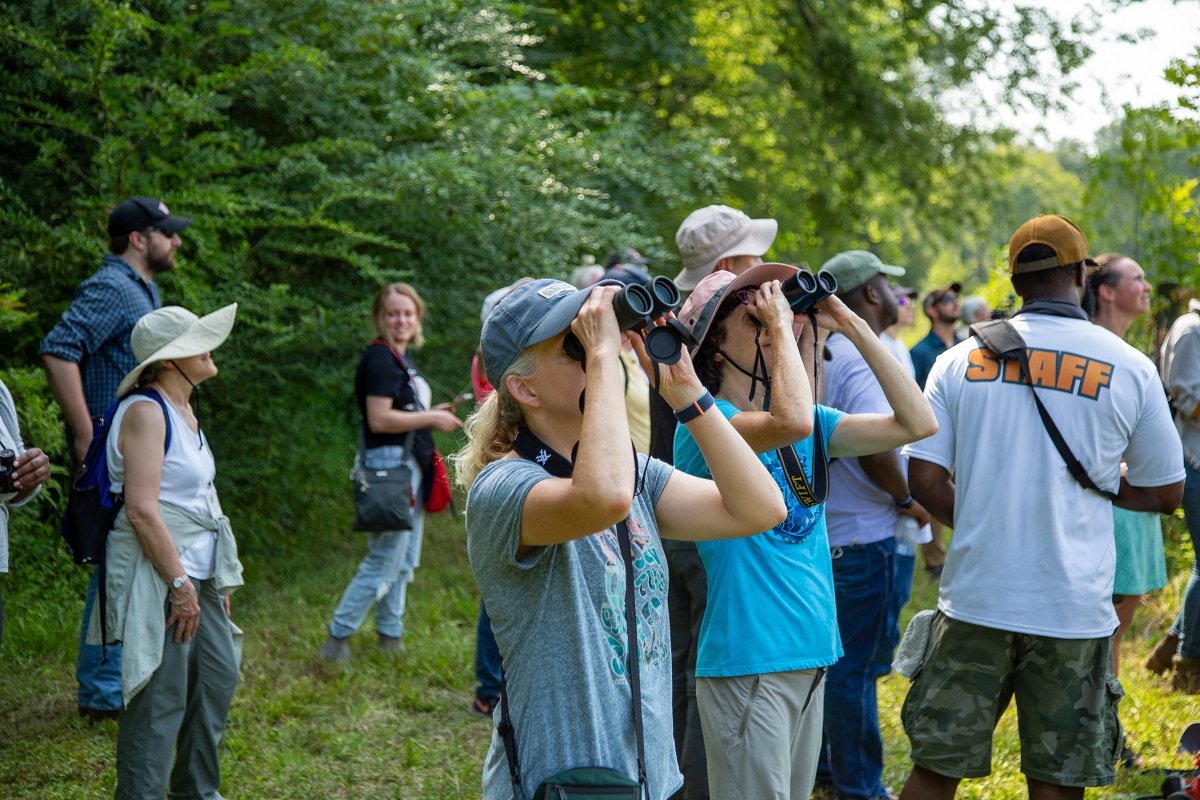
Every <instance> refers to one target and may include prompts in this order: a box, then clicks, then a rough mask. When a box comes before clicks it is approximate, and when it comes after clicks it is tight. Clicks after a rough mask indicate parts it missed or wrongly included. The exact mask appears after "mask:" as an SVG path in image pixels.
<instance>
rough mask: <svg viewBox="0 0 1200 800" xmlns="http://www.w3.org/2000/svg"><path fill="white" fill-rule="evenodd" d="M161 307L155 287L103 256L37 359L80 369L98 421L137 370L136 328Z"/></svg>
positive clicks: (118, 260)
mask: <svg viewBox="0 0 1200 800" xmlns="http://www.w3.org/2000/svg"><path fill="white" fill-rule="evenodd" d="M161 305H162V303H160V302H159V299H158V287H156V286H155V285H154V282H153V281H145V280H143V279H142V276H141V275H138V274H137V272H136V271H134V269H133V267H131V266H129V264H128V263H126V262H125V261H124V259H121V258H118V257H116V256H114V255H105V256H104V261H103V263H102V264H101V265H100V269H99V270H97V272H96V274H95V275H93V276H92V277H90V278H88V279H87V280H86V281H84V282H83V283H81V284H79V288H78V289H76V290H75V297H74V299H72V300H71V305H70V307H68V308H67V310H66V311H64V312H63V315H62V319H60V320H59V321H58V324H57V325H55V326H54V329H53V330H52V331H50V333H49V334H47V336H46V338H45V339H43V340H42V346H41V350H40V351H39V354H47V353H48V354H49V355H52V356H57V357H58V358H61V359H63V360H65V361H73V362H75V363H76V364H78V365H79V370H80V372H81V373H82V374H83V396H84V398H85V399H86V400H87V407H88V413H89V414H91V415H92V416H93V417H99V416H102V415H103V414H104V412H105V410H107V409H108V407H109V405H110V404H111V403H112V401H113V400H115V399H116V398H117V386H118V385H119V384H120V383H121V379H122V378H124V377H125V375H126V374H127V373H128V372H129V371H130V370H131V369H133V368H134V367H136V366H137V363H138V362H137V359H136V358H134V357H133V347H132V346H131V345H130V343H129V334H130V332H131V331H132V330H133V326H134V324H135V323H136V322H137V321H138V320H139V319H141V318H142V317H143V316H145V315H146V314H148V313H150V312H151V311H153V310H154V309H156V308H159V307H160V306H161Z"/></svg>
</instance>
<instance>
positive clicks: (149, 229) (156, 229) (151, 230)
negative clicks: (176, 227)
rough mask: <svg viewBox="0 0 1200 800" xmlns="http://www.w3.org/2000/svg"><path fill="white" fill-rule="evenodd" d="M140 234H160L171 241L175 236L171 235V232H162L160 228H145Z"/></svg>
mask: <svg viewBox="0 0 1200 800" xmlns="http://www.w3.org/2000/svg"><path fill="white" fill-rule="evenodd" d="M142 233H161V234H162V235H163V236H165V237H167V238H168V239H172V238H174V236H175V234H174V233H172V232H171V231H164V230H163V229H162V228H146V229H144V230H143V231H142Z"/></svg>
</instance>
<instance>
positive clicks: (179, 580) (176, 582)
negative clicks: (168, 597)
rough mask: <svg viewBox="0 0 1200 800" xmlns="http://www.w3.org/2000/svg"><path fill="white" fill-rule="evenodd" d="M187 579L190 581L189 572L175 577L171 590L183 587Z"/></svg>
mask: <svg viewBox="0 0 1200 800" xmlns="http://www.w3.org/2000/svg"><path fill="white" fill-rule="evenodd" d="M187 581H188V577H187V573H184V574H183V575H180V576H179V577H178V578H175V579H174V580H172V581H171V591H175V590H176V589H182V588H183V585H184V584H185V583H187Z"/></svg>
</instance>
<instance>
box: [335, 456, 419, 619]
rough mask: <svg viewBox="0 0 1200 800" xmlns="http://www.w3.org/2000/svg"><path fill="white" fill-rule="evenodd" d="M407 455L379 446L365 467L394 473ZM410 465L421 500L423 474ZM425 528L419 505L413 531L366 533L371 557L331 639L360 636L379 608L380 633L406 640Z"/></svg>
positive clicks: (343, 604)
mask: <svg viewBox="0 0 1200 800" xmlns="http://www.w3.org/2000/svg"><path fill="white" fill-rule="evenodd" d="M403 455H404V448H402V447H399V446H395V445H389V446H386V447H374V448H371V449H370V450H367V451H366V453H365V454H364V456H365V458H364V464H365V466H366V467H367V468H368V469H394V468H396V467H398V466H400V459H401V458H403ZM409 464H410V465H411V466H412V470H413V483H412V490H413V496H419V493H420V485H421V470H420V467H418V465H417V464H416V462H415V461H413V460H411V459H410V460H409ZM424 527H425V510H424V508H423V507H422V506H421V504H420V503H417V505H416V507H415V508H414V509H413V526H412V530H409V531H383V532H380V533H368V534H367V555H366V557H365V558H364V559H363V560H362V563H361V564H359V565H358V572H357V573H356V574H355V575H354V577H353V578H351V579H350V585H349V586H347V587H346V591H345V592H344V593H343V594H342V600H341V602H340V603H338V607H337V610H336V611H334V612H333V621H332V622H330V623H329V633H330V635H332V636H335V637H337V638H338V639H345V638H346V637H347V636H350V635H352V634H353V633H355V632H356V631H357V630H358V629H359V628H360V627H361V626H362V624H363V621H364V620H365V619H366V618H367V612H368V611H370V610H371V605H372V604H374V605H375V630H376V631H378V632H379V633H380V634H381V635H383V636H391V637H393V638H396V639H399V638H401V637H402V636H404V606H405V600H406V597H407V593H408V584H409V583H411V582H412V580H413V573H414V571H415V570H416V568H417V567H418V566H420V562H421V534H422V531H423V530H424Z"/></svg>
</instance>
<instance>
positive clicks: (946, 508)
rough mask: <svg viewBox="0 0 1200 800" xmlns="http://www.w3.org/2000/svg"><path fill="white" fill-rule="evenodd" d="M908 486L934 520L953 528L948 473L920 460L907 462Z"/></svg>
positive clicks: (952, 508)
mask: <svg viewBox="0 0 1200 800" xmlns="http://www.w3.org/2000/svg"><path fill="white" fill-rule="evenodd" d="M908 485H909V488H910V489H911V490H912V494H913V497H915V498H916V499H917V502H918V503H920V504H921V505H923V506H925V509H926V510H927V511H928V512H929V513H930V515H931V516H933V518H934V519H936V520H938V521H939V522H941V523H943V524H944V525H947V526H949V527H951V528H953V527H954V479H953V478H951V477H950V473H949V471H947V470H946V469H945V468H944V467H940V466H938V465H937V464H932V463H930V462H928V461H921V460H920V459H916V458H914V459H912V460H910V461H909V462H908Z"/></svg>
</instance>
